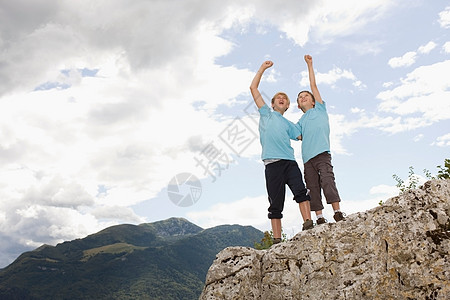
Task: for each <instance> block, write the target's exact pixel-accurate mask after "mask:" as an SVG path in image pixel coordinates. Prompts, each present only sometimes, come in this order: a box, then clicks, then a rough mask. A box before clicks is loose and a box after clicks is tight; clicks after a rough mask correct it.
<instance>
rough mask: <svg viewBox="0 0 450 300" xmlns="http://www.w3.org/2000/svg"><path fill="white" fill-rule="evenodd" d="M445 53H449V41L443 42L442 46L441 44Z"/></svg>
mask: <svg viewBox="0 0 450 300" xmlns="http://www.w3.org/2000/svg"><path fill="white" fill-rule="evenodd" d="M442 49H444V52H445V53H450V42H445V44H444V46H442Z"/></svg>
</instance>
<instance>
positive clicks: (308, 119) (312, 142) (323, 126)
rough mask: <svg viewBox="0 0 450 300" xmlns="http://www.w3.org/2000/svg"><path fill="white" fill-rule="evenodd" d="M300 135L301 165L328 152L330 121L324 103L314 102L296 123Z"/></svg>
mask: <svg viewBox="0 0 450 300" xmlns="http://www.w3.org/2000/svg"><path fill="white" fill-rule="evenodd" d="M297 126H298V128H299V130H300V132H301V135H302V159H303V163H306V162H308V160H310V159H311V158H313V157H315V156H316V155H319V154H321V153H323V152H330V121H329V119H328V113H327V108H326V106H325V102H323V104H321V103H320V102H318V101H316V105H315V107H314V108H311V109H309V110H308V111H306V113H305V114H303V116H302V117H301V118H300V120H299V121H298V122H297Z"/></svg>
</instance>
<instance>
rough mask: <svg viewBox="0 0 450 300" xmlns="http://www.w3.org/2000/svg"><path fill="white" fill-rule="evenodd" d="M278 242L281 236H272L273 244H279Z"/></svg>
mask: <svg viewBox="0 0 450 300" xmlns="http://www.w3.org/2000/svg"><path fill="white" fill-rule="evenodd" d="M279 243H281V238H274V239H273V243H272V244H273V245H275V244H279Z"/></svg>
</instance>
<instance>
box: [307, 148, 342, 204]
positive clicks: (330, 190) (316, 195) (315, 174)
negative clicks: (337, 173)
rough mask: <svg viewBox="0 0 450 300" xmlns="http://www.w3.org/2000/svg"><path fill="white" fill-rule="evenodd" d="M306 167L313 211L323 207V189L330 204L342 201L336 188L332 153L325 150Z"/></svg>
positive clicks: (309, 161)
mask: <svg viewBox="0 0 450 300" xmlns="http://www.w3.org/2000/svg"><path fill="white" fill-rule="evenodd" d="M304 167H305V169H304V173H305V183H306V188H307V189H309V195H310V196H311V210H312V211H318V210H322V209H323V205H322V191H323V194H324V195H325V198H326V201H327V203H328V204H331V203H334V202H340V201H341V198H340V197H339V193H338V190H337V188H336V182H335V178H334V173H333V166H332V165H331V154H330V153H328V152H324V153H321V154H319V155H317V156H315V157H313V158H311V159H310V160H308V161H307V162H306V164H305V165H304Z"/></svg>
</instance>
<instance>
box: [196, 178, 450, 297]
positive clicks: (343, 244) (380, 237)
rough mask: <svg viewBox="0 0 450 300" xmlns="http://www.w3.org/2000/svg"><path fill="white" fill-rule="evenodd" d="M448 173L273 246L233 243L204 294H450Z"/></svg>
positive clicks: (209, 276)
mask: <svg viewBox="0 0 450 300" xmlns="http://www.w3.org/2000/svg"><path fill="white" fill-rule="evenodd" d="M449 249H450V181H449V180H432V181H428V182H427V183H425V184H424V185H423V186H422V187H421V188H420V189H416V190H410V191H407V192H405V193H403V194H402V195H400V196H397V197H393V198H390V199H389V200H387V201H386V203H384V204H383V205H381V206H378V207H376V208H373V209H371V210H368V211H366V212H359V213H355V214H352V215H350V216H348V217H347V218H346V221H342V222H339V223H327V224H323V225H320V226H317V227H315V228H313V229H312V230H308V231H302V232H300V233H298V234H297V235H296V236H294V237H293V238H292V239H291V240H289V241H287V242H284V243H280V244H277V245H274V246H272V247H271V248H270V249H268V250H256V249H252V248H245V247H229V248H226V249H224V250H223V251H221V252H220V253H219V254H218V255H217V257H216V259H215V261H214V262H213V264H212V265H211V267H210V269H209V271H208V274H207V277H206V282H205V287H204V289H203V292H202V294H201V296H200V299H208V300H212V299H450V259H449V255H448V251H449Z"/></svg>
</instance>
